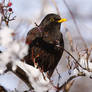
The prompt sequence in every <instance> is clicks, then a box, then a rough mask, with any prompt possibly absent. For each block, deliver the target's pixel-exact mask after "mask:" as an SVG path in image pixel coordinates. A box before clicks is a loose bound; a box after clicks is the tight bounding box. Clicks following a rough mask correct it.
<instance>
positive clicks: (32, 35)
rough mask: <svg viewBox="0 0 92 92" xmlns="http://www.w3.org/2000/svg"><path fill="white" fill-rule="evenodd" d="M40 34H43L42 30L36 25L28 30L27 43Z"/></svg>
mask: <svg viewBox="0 0 92 92" xmlns="http://www.w3.org/2000/svg"><path fill="white" fill-rule="evenodd" d="M40 36H41V32H40V31H39V29H38V28H37V27H35V28H33V29H31V30H30V31H29V32H28V34H27V37H26V43H27V44H30V43H31V42H32V41H33V40H34V39H35V38H36V37H40Z"/></svg>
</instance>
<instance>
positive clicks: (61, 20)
mask: <svg viewBox="0 0 92 92" xmlns="http://www.w3.org/2000/svg"><path fill="white" fill-rule="evenodd" d="M65 21H67V19H65V18H63V19H60V20H58V23H62V22H65Z"/></svg>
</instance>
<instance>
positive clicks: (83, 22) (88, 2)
mask: <svg viewBox="0 0 92 92" xmlns="http://www.w3.org/2000/svg"><path fill="white" fill-rule="evenodd" d="M54 1H55V2H54ZM65 1H66V2H67V4H68V6H69V8H70V9H71V11H72V13H73V15H74V18H75V19H76V21H77V25H78V28H79V31H80V34H81V36H82V37H83V39H84V40H85V42H86V44H87V46H88V47H90V46H91V44H92V12H91V11H92V0H65ZM11 2H12V3H13V6H12V7H13V11H14V14H15V15H16V20H14V21H12V22H10V28H11V29H13V30H14V31H15V32H16V33H17V36H16V39H21V38H22V37H24V39H25V37H26V34H27V32H28V31H29V29H31V28H32V27H34V26H35V24H34V23H35V22H36V23H37V24H39V23H40V22H41V20H42V19H43V18H44V16H45V15H46V14H48V13H57V10H56V7H55V4H56V6H57V7H58V9H59V12H60V15H61V17H63V18H67V20H68V21H67V22H65V23H64V24H62V28H61V32H62V33H63V35H64V40H65V48H66V49H68V45H67V44H68V42H67V37H66V32H65V28H64V27H65V26H66V27H67V28H68V31H69V32H70V33H71V36H72V38H73V41H74V42H75V43H76V44H77V46H78V47H80V48H81V49H82V48H83V41H81V39H80V36H79V32H78V31H77V29H76V26H75V24H74V22H73V19H72V17H71V14H70V12H69V10H68V9H67V7H66V5H65V3H64V1H63V0H11ZM64 61H65V53H64V56H63V58H62V59H61V61H60V64H59V65H58V67H61V66H62V68H59V71H61V72H64V71H66V70H67V68H66V65H65V63H64ZM7 80H8V81H9V83H10V84H9V83H8V84H7ZM91 83H92V80H91V79H89V78H83V77H82V78H80V79H77V81H75V83H74V84H73V86H72V87H71V90H70V92H91V91H92V85H91ZM0 84H2V85H4V86H5V87H7V89H11V90H13V89H15V88H17V89H19V88H21V87H22V89H21V92H22V91H23V90H25V89H26V88H27V86H26V85H25V84H23V82H22V81H21V80H19V79H18V78H17V77H16V76H15V75H14V74H12V73H11V72H8V73H7V74H5V75H2V76H0ZM11 84H12V85H11ZM24 85H25V86H24Z"/></svg>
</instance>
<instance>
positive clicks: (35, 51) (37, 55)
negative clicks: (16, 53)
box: [24, 13, 66, 76]
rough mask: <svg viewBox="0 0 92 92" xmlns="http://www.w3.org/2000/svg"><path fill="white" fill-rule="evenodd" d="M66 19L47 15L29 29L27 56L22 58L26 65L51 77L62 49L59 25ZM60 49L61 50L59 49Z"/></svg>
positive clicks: (62, 42) (62, 43) (55, 15)
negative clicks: (34, 67)
mask: <svg viewBox="0 0 92 92" xmlns="http://www.w3.org/2000/svg"><path fill="white" fill-rule="evenodd" d="M64 21H66V19H62V18H61V17H60V16H59V15H57V14H52V13H51V14H48V15H47V16H46V17H45V18H44V19H43V20H42V22H41V23H40V25H38V26H36V27H35V28H33V29H31V30H30V31H29V32H28V34H27V37H26V43H27V44H28V45H29V49H28V54H27V55H26V56H25V57H24V60H25V62H26V63H27V64H30V65H32V66H37V67H39V68H40V69H41V70H43V71H44V72H47V71H48V74H49V76H51V75H52V73H53V71H54V69H55V68H56V66H57V64H58V62H59V60H60V58H61V56H62V54H63V48H64V41H63V35H62V33H61V32H60V25H61V23H62V22H64ZM60 47H62V48H60Z"/></svg>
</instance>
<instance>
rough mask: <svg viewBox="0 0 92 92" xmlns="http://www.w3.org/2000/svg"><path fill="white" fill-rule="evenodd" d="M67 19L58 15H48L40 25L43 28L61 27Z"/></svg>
mask: <svg viewBox="0 0 92 92" xmlns="http://www.w3.org/2000/svg"><path fill="white" fill-rule="evenodd" d="M65 21H66V19H65V18H61V17H60V16H59V15H57V14H48V15H47V16H46V17H45V18H44V19H43V20H42V22H41V23H40V25H41V26H43V27H54V26H56V25H59V26H60V24H61V23H63V22H65Z"/></svg>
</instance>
